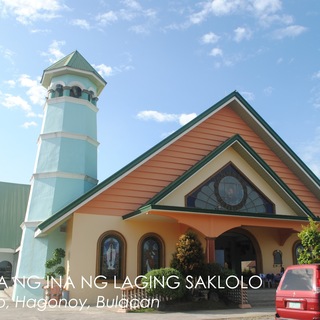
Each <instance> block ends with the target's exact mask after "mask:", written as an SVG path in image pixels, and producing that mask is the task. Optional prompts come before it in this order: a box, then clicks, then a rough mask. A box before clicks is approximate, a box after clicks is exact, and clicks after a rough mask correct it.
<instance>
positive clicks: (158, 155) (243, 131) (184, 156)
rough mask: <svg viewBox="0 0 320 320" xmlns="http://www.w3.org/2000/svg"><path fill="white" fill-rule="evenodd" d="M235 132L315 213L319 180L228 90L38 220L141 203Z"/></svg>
mask: <svg viewBox="0 0 320 320" xmlns="http://www.w3.org/2000/svg"><path fill="white" fill-rule="evenodd" d="M234 135H240V136H241V137H242V139H243V140H245V141H246V143H247V144H248V145H249V146H250V147H251V148H252V149H253V150H254V151H255V152H256V153H257V154H258V155H259V157H261V158H262V159H263V160H264V161H265V163H266V164H267V165H268V166H269V167H270V168H271V169H272V170H273V171H274V172H275V173H276V174H277V175H278V176H279V178H280V179H281V180H282V181H283V182H284V183H285V184H287V186H288V187H289V188H290V189H291V190H292V191H293V193H294V194H295V195H296V196H297V197H298V198H299V199H300V200H301V201H302V202H304V204H305V205H306V206H307V207H308V208H309V210H310V211H311V212H313V213H314V214H315V215H318V216H320V192H319V191H320V183H319V180H318V178H317V177H316V176H315V175H314V174H313V173H312V172H311V171H310V170H309V169H308V168H307V167H306V166H305V164H304V163H303V162H302V161H301V160H300V159H299V158H298V157H297V156H296V155H295V154H294V153H293V151H292V150H291V149H290V148H289V147H288V146H287V145H286V144H285V143H284V142H283V141H282V140H281V138H280V137H278V135H277V134H276V133H275V132H274V131H273V130H272V129H271V128H270V127H269V125H268V124H267V123H265V122H264V120H263V119H262V118H261V117H260V116H259V115H258V114H257V113H256V112H255V111H254V109H252V107H251V106H250V105H249V104H248V103H247V102H246V101H245V100H244V99H243V97H242V96H241V95H240V94H239V93H237V92H233V93H231V94H230V95H229V96H227V97H226V98H224V99H223V100H221V101H220V102H218V103H217V104H216V105H214V106H213V107H211V108H210V109H208V110H207V111H205V112H204V113H203V114H201V115H199V116H198V117H197V118H195V119H194V120H192V121H191V122H190V123H188V124H187V125H185V126H184V127H182V128H181V129H179V130H178V131H177V132H175V133H174V134H172V135H171V136H169V137H168V138H166V139H165V140H164V141H162V142H161V143H159V144H158V145H156V146H155V147H154V148H152V149H151V150H149V151H148V152H146V153H145V154H143V155H142V156H141V157H139V158H138V159H136V160H135V161H133V162H132V163H130V164H129V165H128V166H126V167H125V168H123V169H122V170H120V171H119V172H118V173H116V174H115V175H113V176H111V177H110V178H108V179H106V180H105V181H103V182H101V183H100V184H99V185H98V186H96V187H95V188H93V189H92V190H91V191H89V192H88V193H87V194H85V195H84V196H83V197H81V198H79V199H78V200H76V201H74V202H73V203H72V204H70V205H69V206H67V207H66V208H65V209H63V210H61V211H60V212H58V213H57V214H56V215H55V216H53V217H51V218H49V219H48V220H47V221H45V222H43V223H42V224H41V225H40V226H39V230H44V229H47V228H49V227H50V225H52V224H54V223H57V222H59V221H62V220H63V219H65V218H66V217H67V216H68V215H70V214H71V213H73V212H75V211H76V212H82V213H91V214H101V215H113V216H123V215H125V214H128V213H130V212H132V211H134V210H137V209H138V208H139V207H141V206H142V205H144V204H145V203H147V202H148V201H149V200H150V199H151V198H152V197H154V196H155V195H156V194H157V193H159V192H160V191H161V190H163V188H165V187H166V186H168V185H169V184H170V183H172V182H173V181H175V180H176V179H177V178H178V177H180V176H181V175H183V174H184V173H185V172H186V171H187V170H188V169H190V168H191V167H192V166H194V165H196V164H197V163H198V162H199V161H200V160H201V159H203V158H204V157H205V156H206V155H208V154H209V153H210V152H212V151H213V150H214V149H215V148H217V147H218V146H219V145H221V144H222V143H223V142H225V141H226V140H227V139H230V138H231V137H232V136H234Z"/></svg>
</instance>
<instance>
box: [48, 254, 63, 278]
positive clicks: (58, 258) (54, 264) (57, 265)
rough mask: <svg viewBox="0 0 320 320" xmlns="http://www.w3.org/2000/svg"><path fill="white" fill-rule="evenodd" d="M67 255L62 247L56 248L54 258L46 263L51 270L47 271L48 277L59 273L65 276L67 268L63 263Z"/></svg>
mask: <svg viewBox="0 0 320 320" xmlns="http://www.w3.org/2000/svg"><path fill="white" fill-rule="evenodd" d="M65 255H66V253H65V251H64V250H63V249H61V248H57V249H55V250H54V252H53V256H52V258H51V259H49V260H47V261H46V263H45V267H46V268H47V269H50V270H51V271H48V272H47V273H46V278H49V279H51V278H55V277H56V276H57V275H58V276H60V277H63V276H64V275H65V274H66V270H65V268H64V267H63V266H62V265H61V262H62V259H63V258H64V257H65Z"/></svg>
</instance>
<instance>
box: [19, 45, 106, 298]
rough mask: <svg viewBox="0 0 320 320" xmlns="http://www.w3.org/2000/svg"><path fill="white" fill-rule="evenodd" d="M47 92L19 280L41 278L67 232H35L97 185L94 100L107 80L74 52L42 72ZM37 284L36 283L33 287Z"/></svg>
mask: <svg viewBox="0 0 320 320" xmlns="http://www.w3.org/2000/svg"><path fill="white" fill-rule="evenodd" d="M41 84H42V85H43V86H44V87H45V88H46V89H47V90H48V94H47V97H46V103H45V106H44V118H43V123H42V129H41V133H40V136H39V139H38V151H37V156H36V161H35V167H34V173H33V176H32V181H31V191H30V196H29V202H28V208H27V212H26V217H25V221H24V223H23V225H22V228H23V234H22V240H21V250H20V255H19V260H18V266H17V273H16V278H17V280H19V279H20V280H21V279H22V280H25V279H28V280H29V281H30V278H34V279H36V278H41V279H43V278H44V276H45V266H44V265H45V262H46V260H47V259H48V258H50V256H51V254H52V252H53V251H54V249H56V248H65V233H64V232H61V231H60V230H53V231H52V232H51V233H50V234H49V235H47V236H45V237H42V238H37V237H35V234H34V231H35V229H36V227H37V225H39V224H40V223H41V222H43V221H44V220H46V219H48V218H50V217H51V216H52V215H54V214H55V213H56V212H58V211H59V210H61V209H62V208H64V207H65V206H67V205H68V204H69V203H70V202H72V201H74V200H76V199H77V198H78V197H80V196H81V195H83V194H84V193H86V192H87V191H89V190H90V189H91V188H93V187H94V186H95V185H96V184H97V182H98V181H97V148H98V145H99V143H98V141H97V112H98V108H97V101H98V96H99V95H100V93H101V91H102V90H103V88H104V87H105V85H106V81H105V80H104V79H103V78H102V77H101V76H100V75H99V73H98V72H97V71H96V70H95V69H94V68H93V67H92V66H91V65H90V64H89V63H88V62H87V61H86V60H85V59H84V57H83V56H82V55H81V54H80V53H79V52H78V51H74V52H72V53H71V54H69V55H68V56H66V57H64V58H63V59H61V60H60V61H58V62H56V63H55V64H53V65H52V66H50V67H48V68H47V69H45V70H44V72H43V75H42V79H41ZM35 281H36V280H34V282H35ZM20 282H21V281H16V284H15V286H14V295H13V298H14V300H21V299H22V298H23V297H27V298H41V297H42V291H41V290H39V288H35V287H36V285H33V286H32V287H30V286H26V285H21V284H19V283H20Z"/></svg>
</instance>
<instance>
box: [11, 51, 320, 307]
mask: <svg viewBox="0 0 320 320" xmlns="http://www.w3.org/2000/svg"><path fill="white" fill-rule="evenodd" d="M42 84H43V85H44V86H45V87H46V88H47V89H48V98H47V102H46V107H45V117H44V125H43V128H42V132H41V134H40V139H39V140H40V144H39V149H38V156H37V164H36V172H35V173H34V177H33V181H32V187H31V193H30V199H29V205H28V210H27V215H26V219H25V223H24V226H23V228H24V229H23V237H22V244H21V253H20V258H19V263H18V271H17V277H18V278H22V277H24V276H29V277H31V276H39V277H41V276H43V275H44V273H45V269H44V262H45V260H47V259H48V258H49V257H50V255H51V254H52V251H53V250H54V249H55V248H63V249H65V252H66V257H65V259H64V265H65V268H66V271H67V273H66V277H67V278H68V279H70V283H69V286H68V290H69V291H70V297H72V298H78V299H80V298H81V299H88V303H94V302H95V301H96V299H97V296H101V295H103V296H105V297H106V298H114V297H115V296H117V295H118V296H119V295H120V294H121V293H120V288H121V286H122V283H123V281H124V280H125V279H128V278H129V279H131V280H132V281H133V282H134V279H136V278H137V277H138V276H140V275H143V274H145V273H146V272H147V271H149V270H151V269H155V268H160V267H167V266H169V265H170V261H171V258H172V254H173V252H174V251H175V246H176V243H177V241H178V238H179V236H180V235H182V234H183V233H185V232H187V231H189V230H192V231H193V232H195V233H196V234H197V235H198V237H199V239H200V240H201V242H202V244H203V248H204V250H205V256H206V261H207V262H208V263H213V262H217V263H220V264H221V265H224V266H227V267H228V268H230V269H233V270H234V271H235V272H236V273H237V274H238V275H241V274H242V273H244V272H246V271H248V270H250V271H251V272H252V273H254V274H259V273H277V272H279V270H280V267H282V266H287V265H291V264H294V263H296V262H297V249H298V248H299V245H300V243H299V239H298V237H297V233H298V232H300V231H301V228H302V225H306V224H307V223H308V218H312V219H315V220H318V219H319V217H320V192H319V191H320V190H319V188H320V183H319V179H318V178H317V177H316V176H315V175H314V174H313V173H312V172H311V170H310V169H309V168H308V167H307V166H306V165H305V164H304V163H303V162H302V161H301V159H299V158H298V157H297V155H296V154H295V153H294V152H293V151H292V150H291V149H290V148H289V147H288V146H287V145H286V143H285V142H284V141H283V140H282V139H281V138H280V137H279V136H278V135H277V134H276V133H275V132H274V131H273V129H272V128H271V127H270V126H269V125H268V124H267V123H266V122H265V121H264V120H263V119H262V118H261V117H260V116H259V114H257V112H256V111H255V110H254V109H253V108H252V107H251V106H250V105H249V104H248V102H247V101H246V100H245V99H244V98H243V97H242V96H241V95H240V94H239V93H238V92H232V93H230V94H229V95H228V96H226V97H225V98H223V99H222V100H221V101H219V102H217V103H216V104H215V105H214V106H212V107H210V108H209V109H207V110H206V111H205V112H203V113H202V114H200V115H199V116H198V117H197V118H195V119H193V120H192V121H190V122H189V123H188V124H186V125H185V126H183V127H182V128H180V129H179V130H177V131H176V132H174V133H173V134H171V135H170V136H169V137H167V138H166V139H164V140H163V141H161V142H160V143H158V144H157V145H156V146H154V147H153V148H151V149H150V150H148V151H147V152H145V153H144V154H142V155H141V156H140V157H138V158H137V159H135V160H133V161H132V162H131V163H129V164H128V165H127V166H125V167H124V168H122V169H121V170H119V171H118V172H116V173H115V174H113V175H112V176H110V177H109V178H107V179H106V180H104V181H102V182H100V183H97V181H96V166H97V164H96V149H97V146H98V143H97V141H96V118H95V117H96V113H97V107H96V101H97V98H98V95H99V94H100V92H101V90H102V89H103V87H104V86H105V84H106V82H105V81H104V80H103V79H102V78H101V77H100V75H99V74H97V72H96V71H95V70H94V69H93V68H92V67H91V66H90V65H89V64H88V63H87V62H86V60H85V59H84V58H83V57H82V56H81V55H80V54H79V53H78V52H77V51H76V52H74V53H72V54H70V55H69V56H67V57H65V58H64V59H62V60H61V61H59V62H57V63H56V64H54V65H53V66H51V67H49V68H48V69H46V70H45V71H44V74H43V78H42ZM84 279H85V280H86V281H89V279H95V284H96V285H94V286H91V287H90V286H88V285H85V282H84V281H83V280H84ZM21 295H29V296H38V297H39V296H40V295H41V293H40V292H36V291H35V290H34V289H32V290H29V291H28V290H26V289H25V288H21V286H20V287H19V286H18V285H16V286H15V294H14V299H15V298H16V297H18V296H21Z"/></svg>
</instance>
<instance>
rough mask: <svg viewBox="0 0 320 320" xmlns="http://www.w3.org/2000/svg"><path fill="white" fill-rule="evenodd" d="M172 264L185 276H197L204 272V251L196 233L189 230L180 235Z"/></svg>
mask: <svg viewBox="0 0 320 320" xmlns="http://www.w3.org/2000/svg"><path fill="white" fill-rule="evenodd" d="M170 266H171V268H174V269H177V270H179V271H180V272H181V274H182V275H183V276H184V277H186V276H187V275H191V276H193V277H197V276H199V275H201V274H202V273H203V271H204V253H203V249H202V244H201V242H200V241H199V239H198V238H197V235H196V234H195V233H193V232H187V233H186V234H183V235H182V236H180V238H179V241H178V243H177V245H176V252H175V253H174V254H173V256H172V261H171V264H170Z"/></svg>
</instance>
